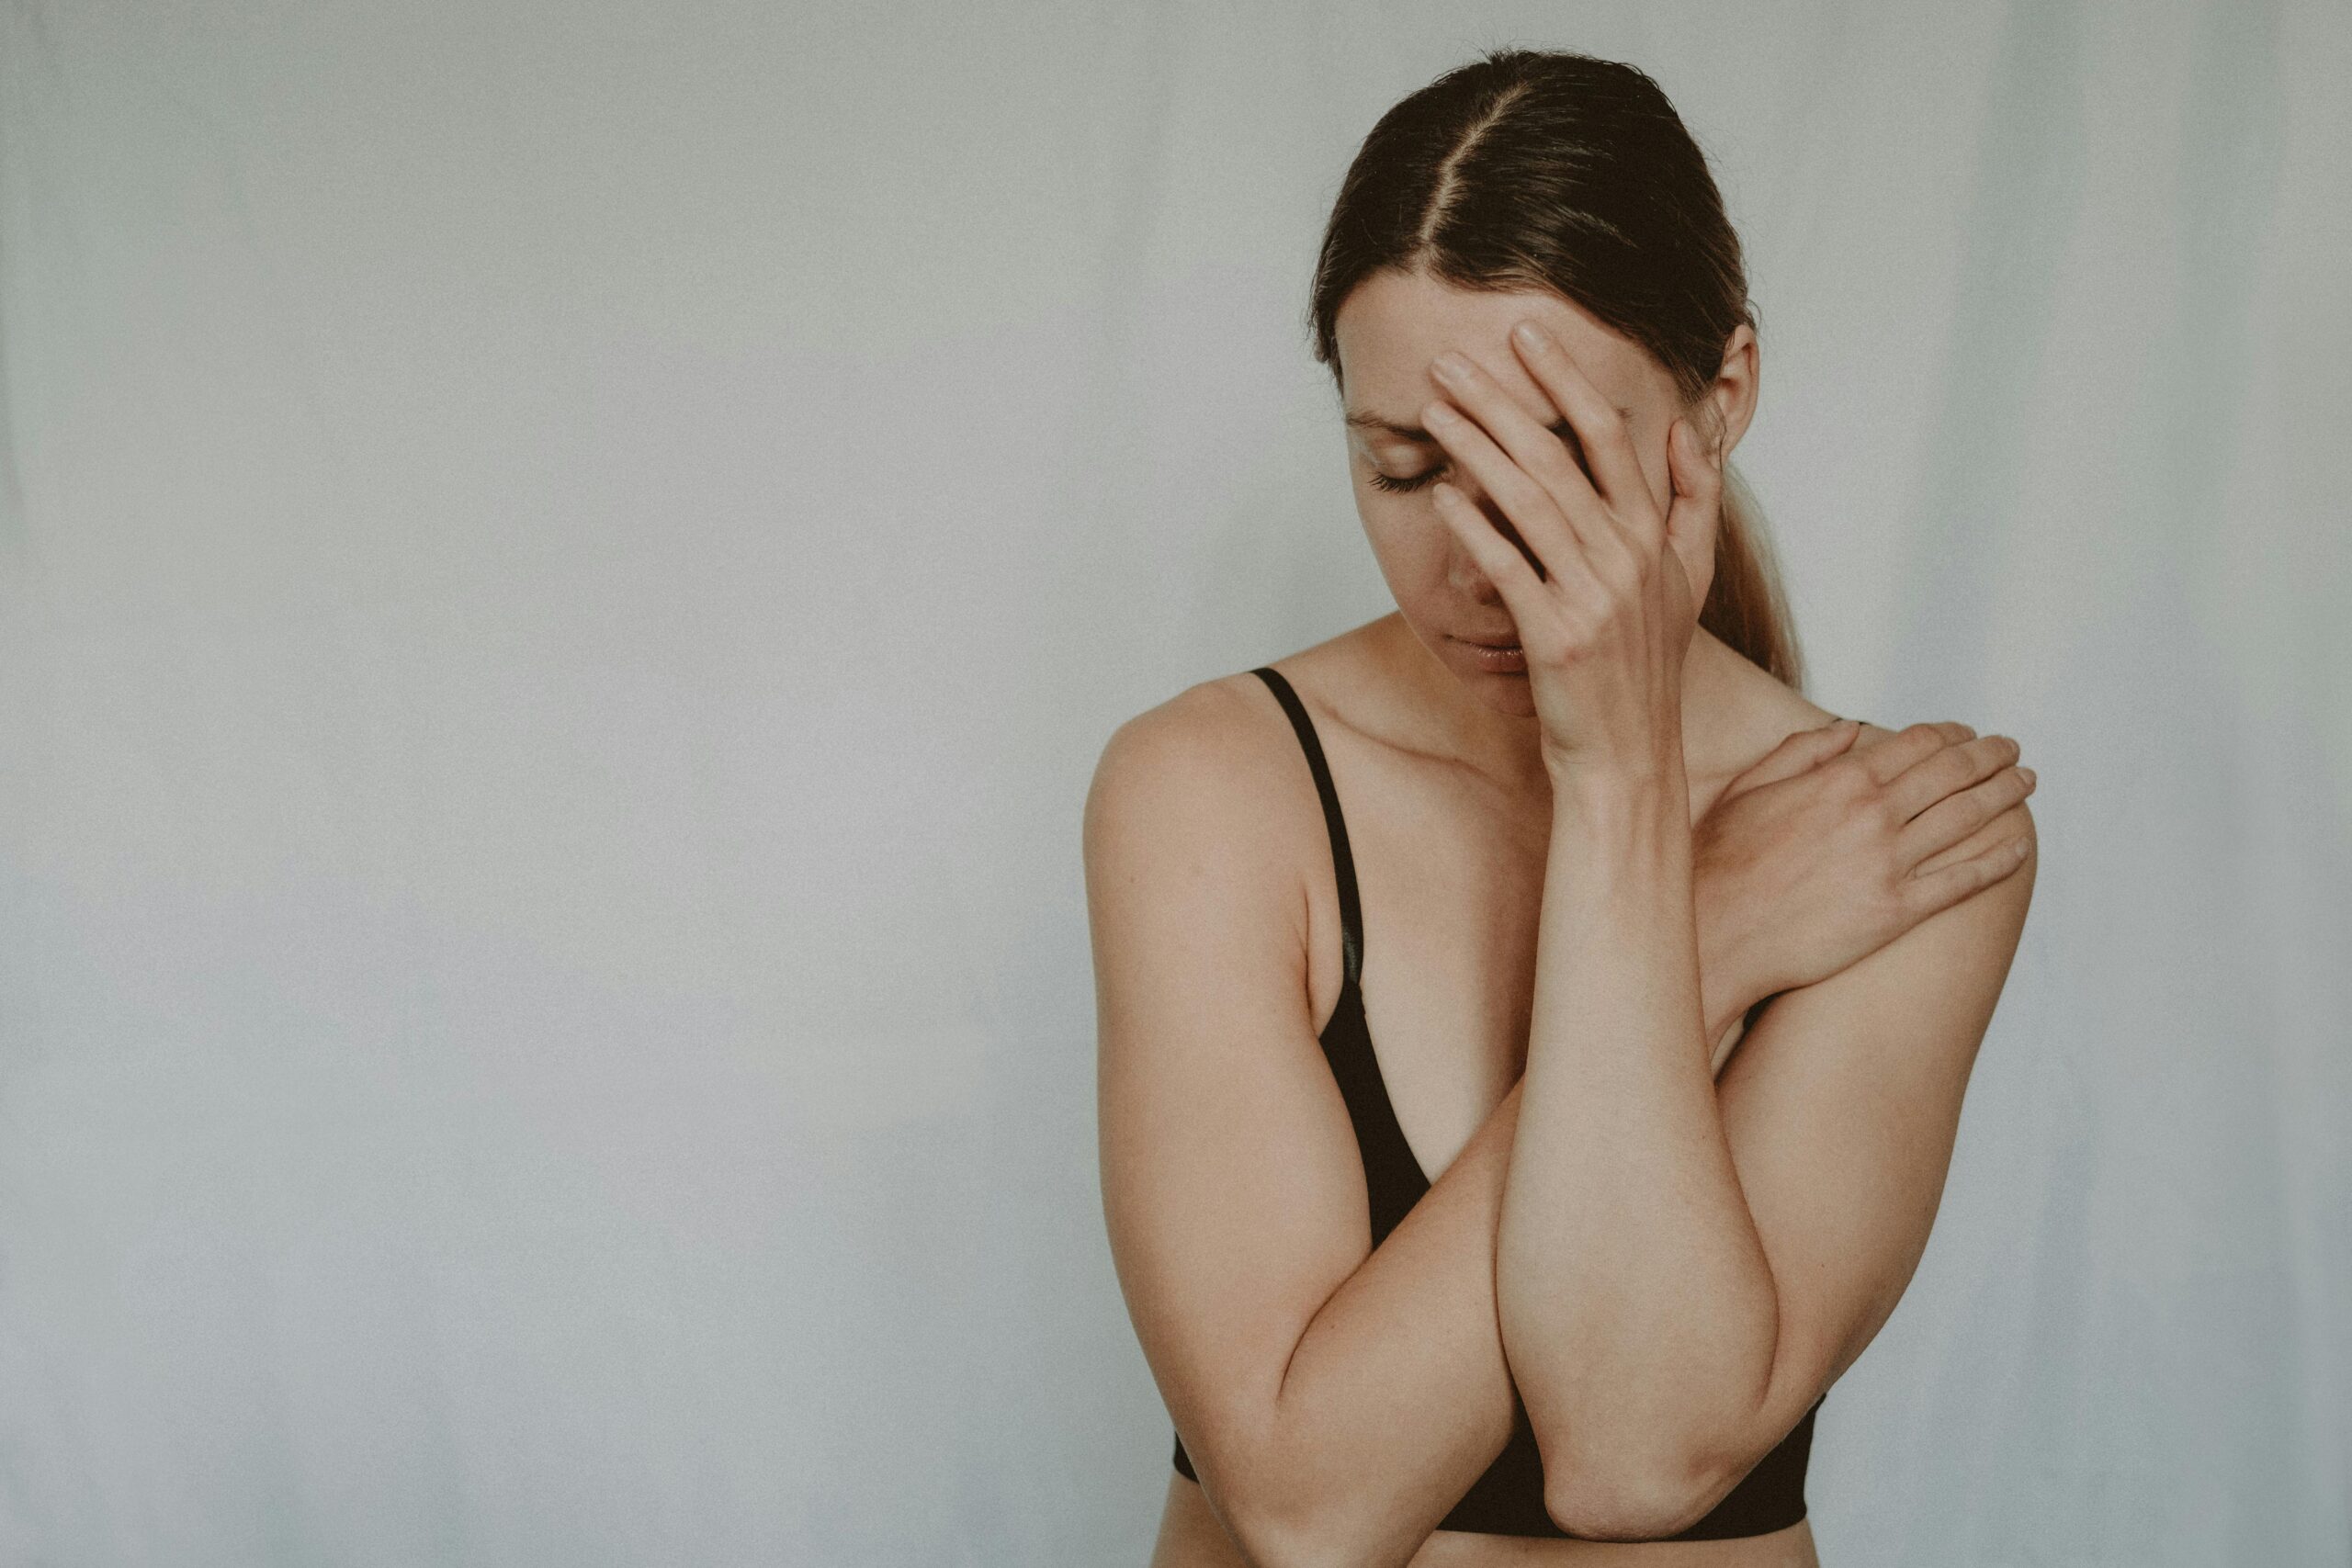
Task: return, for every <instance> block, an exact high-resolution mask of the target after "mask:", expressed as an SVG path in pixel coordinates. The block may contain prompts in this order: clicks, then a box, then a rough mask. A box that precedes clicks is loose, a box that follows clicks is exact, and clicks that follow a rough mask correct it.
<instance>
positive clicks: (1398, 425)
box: [1347, 408, 1634, 446]
mask: <svg viewBox="0 0 2352 1568" xmlns="http://www.w3.org/2000/svg"><path fill="white" fill-rule="evenodd" d="M1617 412H1619V413H1621V414H1623V416H1624V417H1625V418H1627V419H1631V418H1633V417H1634V411H1633V410H1632V409H1628V408H1621V409H1619V410H1618V411H1617ZM1347 426H1348V428H1349V429H1350V430H1376V431H1379V432H1381V433H1382V434H1387V435H1395V436H1399V437H1401V438H1403V439H1404V440H1407V441H1419V442H1422V443H1425V444H1427V445H1429V446H1435V445H1437V437H1436V436H1434V435H1431V434H1430V433H1429V432H1428V431H1426V430H1423V429H1422V428H1421V427H1420V426H1419V425H1418V424H1406V423H1403V422H1401V421H1398V420H1393V419H1383V418H1381V417H1380V416H1379V415H1378V414H1376V413H1351V414H1350V415H1348V416H1347ZM1545 428H1547V429H1548V430H1550V431H1551V433H1552V434H1555V435H1573V434H1576V431H1575V428H1574V427H1573V426H1571V425H1570V424H1569V423H1568V422H1567V421H1566V420H1565V419H1562V420H1555V421H1554V422H1553V423H1551V424H1550V425H1548V426H1546V427H1545Z"/></svg>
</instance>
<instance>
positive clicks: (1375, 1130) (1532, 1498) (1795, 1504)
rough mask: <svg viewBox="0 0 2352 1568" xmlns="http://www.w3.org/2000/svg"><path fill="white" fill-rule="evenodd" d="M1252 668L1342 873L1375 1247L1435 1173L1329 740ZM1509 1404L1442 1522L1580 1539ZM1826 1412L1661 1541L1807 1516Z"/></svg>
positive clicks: (1346, 1027)
mask: <svg viewBox="0 0 2352 1568" xmlns="http://www.w3.org/2000/svg"><path fill="white" fill-rule="evenodd" d="M1250 673H1251V674H1253V675H1256V676H1258V677H1260V678H1261V679H1262V680H1263V681H1264V682H1266V684H1267V686H1268V687H1269V688H1271V689H1272V692H1273V694H1274V695H1275V697H1276V698H1277V699H1279V700H1280V702H1281V703H1282V705H1283V710H1284V711H1285V712H1287V713H1288V714H1289V715H1290V722H1291V728H1294V729H1295V730H1297V731H1298V740H1299V744H1300V746H1301V747H1303V748H1304V749H1305V750H1306V762H1307V766H1308V767H1309V768H1310V769H1312V770H1313V772H1314V774H1315V788H1316V791H1317V794H1319V795H1321V796H1322V798H1323V820H1324V823H1325V825H1326V826H1327V827H1328V828H1329V829H1330V835H1331V860H1332V863H1333V867H1334V869H1335V870H1336V871H1337V873H1338V874H1339V884H1340V947H1341V952H1342V953H1343V955H1344V963H1345V972H1346V976H1347V978H1346V979H1345V980H1344V981H1343V982H1342V983H1341V985H1340V1001H1339V1005H1338V1007H1336V1008H1335V1009H1333V1010H1332V1013H1331V1018H1330V1021H1329V1023H1327V1024H1325V1025H1324V1026H1323V1033H1322V1042H1323V1054H1324V1055H1325V1056H1326V1057H1328V1058H1329V1061H1330V1064H1331V1076H1332V1077H1335V1078H1336V1079H1338V1080H1339V1085H1340V1095H1341V1097H1342V1098H1343V1099H1345V1100H1346V1101H1347V1106H1348V1119H1349V1120H1350V1121H1351V1122H1353V1123H1354V1124H1355V1132H1356V1146H1357V1148H1358V1149H1359V1150H1360V1151H1361V1152H1362V1154H1363V1174H1364V1187H1365V1190H1366V1191H1367V1193H1368V1194H1369V1196H1370V1198H1371V1201H1372V1244H1373V1246H1374V1247H1378V1246H1379V1245H1380V1244H1381V1242H1382V1241H1383V1240H1384V1239H1385V1237H1386V1236H1387V1235H1388V1233H1389V1232H1390V1231H1392V1230H1394V1229H1396V1228H1397V1224H1398V1222H1399V1221H1401V1220H1403V1219H1404V1217H1405V1215H1406V1213H1407V1212H1408V1211H1409V1210H1410V1209H1411V1208H1412V1206H1413V1205H1414V1204H1415V1203H1416V1202H1418V1201H1420V1196H1421V1194H1422V1193H1424V1192H1426V1191H1428V1190H1429V1189H1430V1182H1429V1178H1428V1177H1427V1176H1426V1175H1425V1174H1423V1172H1422V1170H1421V1167H1420V1162H1419V1160H1418V1159H1416V1158H1415V1157H1414V1156H1413V1150H1412V1146H1411V1145H1409V1144H1408V1143H1407V1142H1406V1141H1405V1133H1404V1129H1403V1128H1402V1127H1400V1126H1398V1125H1397V1112H1396V1111H1395V1109H1394V1107H1392V1106H1391V1105H1390V1104H1389V1100H1388V1089H1387V1086H1386V1085H1385V1083H1384V1082H1383V1081H1382V1079H1381V1077H1380V1063H1379V1060H1378V1058H1376V1057H1375V1056H1374V1055H1373V1049H1372V1035H1371V1032H1369V1030H1368V1029H1367V1028H1366V1027H1365V1024H1364V1015H1363V990H1362V989H1361V987H1360V979H1361V976H1362V975H1363V910H1362V908H1361V907H1360V906H1359V905H1358V903H1357V899H1356V868H1355V859H1354V857H1353V856H1352V855H1351V853H1350V852H1349V849H1348V829H1347V824H1346V823H1345V822H1344V821H1342V820H1341V818H1340V797H1339V794H1338V792H1337V791H1335V790H1334V789H1333V788H1332V787H1331V771H1330V769H1329V766H1327V765H1326V764H1325V762H1324V760H1323V747H1322V743H1321V742H1320V741H1319V740H1317V738H1316V734H1315V725H1314V722H1313V721H1312V720H1311V719H1309V718H1308V717H1307V715H1306V707H1305V705H1302V704H1301V703H1300V702H1299V700H1298V694H1297V693H1296V692H1295V691H1293V690H1292V689H1291V684H1290V682H1288V681H1286V680H1284V679H1283V676H1282V673H1281V672H1280V671H1277V670H1275V669H1273V668H1272V666H1270V665H1268V666H1261V667H1260V668H1258V669H1256V670H1252V671H1250ZM1511 1405H1512V1410H1513V1415H1512V1420H1511V1433H1510V1441H1509V1442H1508V1443H1506V1444H1505V1445H1504V1447H1503V1451H1502V1452H1501V1453H1500V1454H1499V1455H1498V1456H1497V1457H1496V1460H1495V1462H1494V1463H1493V1464H1491V1465H1489V1466H1487V1472H1486V1473H1485V1474H1483V1475H1481V1476H1479V1477H1478V1479H1477V1481H1476V1482H1475V1483H1473V1484H1472V1485H1471V1487H1470V1490H1469V1491H1468V1492H1467V1493H1465V1494H1464V1495H1463V1498H1462V1500H1461V1501H1460V1502H1459V1503H1457V1504H1455V1505H1454V1506H1453V1512H1451V1513H1449V1514H1447V1515H1446V1516H1445V1517H1444V1518H1443V1519H1441V1520H1440V1521H1439V1522H1438V1526H1437V1528H1438V1529H1448V1530H1473V1531H1477V1532H1479V1533H1482V1534H1486V1535H1521V1536H1547V1537H1550V1538H1552V1539H1554V1540H1575V1539H1577V1538H1575V1537H1572V1536H1570V1535H1569V1534H1568V1532H1567V1531H1566V1530H1564V1529H1560V1527H1559V1526H1557V1525H1555V1524H1554V1523H1553V1522H1552V1516H1551V1515H1550V1514H1549V1513H1548V1512H1547V1511H1545V1509H1544V1462H1543V1460H1542V1457H1541V1456H1540V1455H1539V1453H1538V1452H1537V1450H1536V1447H1535V1431H1534V1428H1533V1427H1531V1426H1529V1425H1528V1419H1527V1406H1526V1405H1525V1404H1523V1403H1522V1402H1521V1400H1520V1398H1519V1395H1518V1394H1517V1393H1516V1392H1514V1393H1512V1395H1511ZM1820 1408H1821V1401H1820V1400H1815V1401H1814V1404H1813V1409H1811V1410H1808V1411H1806V1412H1805V1413H1804V1417H1803V1418H1802V1419H1800V1420H1799V1421H1798V1422H1797V1424H1796V1425H1795V1427H1792V1428H1791V1429H1790V1431H1789V1435H1788V1436H1787V1437H1785V1438H1781V1441H1780V1444H1779V1446H1778V1447H1776V1448H1774V1449H1773V1450H1772V1451H1771V1452H1770V1453H1768V1454H1766V1455H1765V1456H1764V1457H1763V1458H1762V1459H1760V1460H1758V1461H1757V1463H1756V1467H1755V1468H1754V1469H1753V1470H1751V1471H1749V1472H1747V1475H1746V1476H1745V1477H1743V1478H1742V1479H1741V1481H1740V1483H1739V1484H1738V1485H1736V1486H1735V1487H1733V1488H1732V1489H1731V1491H1730V1492H1728V1493H1727V1494H1725V1495H1724V1499H1723V1501H1722V1502H1720V1503H1718V1504H1716V1505H1715V1506H1714V1507H1713V1508H1712V1509H1711V1510H1709V1511H1708V1513H1707V1515H1706V1517H1703V1518H1702V1519H1701V1520H1699V1522H1698V1523H1696V1524H1694V1525H1692V1526H1691V1527H1690V1528H1689V1529H1685V1530H1682V1531H1681V1532H1679V1534H1676V1535H1672V1536H1668V1537H1664V1538H1662V1539H1665V1540H1726V1539H1729V1538H1732V1537H1736V1536H1751V1535H1769V1534H1770V1533H1771V1532H1772V1531H1774V1530H1778V1529H1787V1528H1788V1527H1789V1526H1791V1525H1792V1524H1795V1523H1796V1522H1797V1521H1798V1520H1799V1519H1802V1518H1804V1470H1805V1461H1806V1459H1807V1457H1808V1456H1809V1455H1810V1453H1811V1451H1812V1448H1813V1418H1814V1415H1815V1412H1816V1411H1818V1410H1819V1409H1820ZM1176 1468H1177V1470H1178V1471H1180V1472H1182V1473H1183V1474H1184V1475H1185V1476H1187V1477H1190V1478H1191V1479H1193V1480H1194V1481H1197V1480H1199V1479H1200V1478H1199V1477H1198V1476H1197V1475H1194V1474H1193V1461H1192V1459H1191V1458H1190V1456H1188V1455H1187V1454H1186V1453H1185V1452H1184V1439H1183V1438H1182V1437H1181V1436H1179V1437H1178V1438H1177V1439H1176Z"/></svg>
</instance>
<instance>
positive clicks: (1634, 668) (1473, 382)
mask: <svg viewBox="0 0 2352 1568" xmlns="http://www.w3.org/2000/svg"><path fill="white" fill-rule="evenodd" d="M1530 329H1532V333H1531V331H1530ZM1511 343H1512V346H1513V349H1514V351H1515V352H1516V353H1517V354H1518V355H1519V357H1520V359H1521V362H1522V363H1523V364H1524V365H1525V366H1526V367H1527V370H1528V373H1529V375H1530V376H1532V378H1534V381H1535V384H1536V385H1537V386H1538V387H1541V388H1542V389H1544V392H1545V394H1546V395H1548V396H1549V397H1550V399H1551V400H1552V403H1553V405H1554V406H1555V408H1557V409H1558V410H1559V411H1560V412H1561V413H1562V414H1563V415H1564V416H1565V417H1566V420H1567V422H1568V425H1569V428H1570V429H1571V430H1573V431H1574V432H1575V434H1576V436H1577V440H1578V442H1579V443H1580V444H1581V445H1582V446H1583V448H1584V452H1585V455H1586V457H1587V458H1588V459H1589V462H1590V465H1591V468H1590V475H1589V477H1588V475H1587V470H1586V469H1585V468H1583V467H1582V466H1580V465H1579V464H1578V462H1577V459H1576V457H1574V456H1572V455H1571V453H1570V452H1569V450H1568V447H1567V446H1566V445H1565V444H1564V443H1563V442H1562V441H1561V440H1560V438H1559V437H1558V436H1556V435H1555V434H1553V433H1552V432H1551V431H1550V430H1548V429H1546V428H1544V426H1543V425H1540V424H1538V423H1536V422H1535V421H1534V420H1533V419H1532V418H1530V417H1529V416H1528V414H1527V412H1526V411H1525V410H1524V409H1522V408H1521V407H1520V405H1519V404H1518V403H1517V402H1516V401H1514V400H1512V398H1511V397H1510V394H1509V393H1508V392H1506V391H1504V390H1503V389H1502V388H1501V386H1500V385H1498V383H1497V382H1496V381H1495V379H1494V378H1492V377H1490V376H1488V375H1487V373H1486V372H1485V371H1484V370H1482V369H1480V368H1479V367H1478V366H1477V365H1476V363H1475V362H1473V361H1471V360H1470V359H1469V358H1468V357H1467V356H1466V355H1452V354H1448V355H1439V357H1438V360H1437V363H1436V364H1435V365H1433V366H1432V367H1431V371H1432V374H1434V375H1435V376H1436V377H1437V378H1438V381H1439V384H1440V385H1441V386H1442V387H1444V388H1445V389H1446V391H1447V393H1448V394H1449V395H1450V396H1451V397H1452V398H1453V400H1454V402H1455V403H1458V404H1459V405H1460V407H1459V408H1457V407H1455V406H1454V403H1449V402H1445V401H1442V400H1441V401H1436V402H1431V403H1429V404H1427V405H1425V406H1424V407H1423V408H1422V410H1421V423H1423V425H1424V426H1426V427H1427V428H1428V430H1429V432H1430V434H1431V435H1432V436H1434V437H1435V438H1436V439H1437V441H1438V443H1439V444H1440V445H1441V446H1443V447H1444V448H1445V449H1446V451H1447V453H1448V454H1449V455H1450V456H1452V457H1453V458H1454V460H1455V461H1456V462H1457V463H1459V464H1460V465H1461V467H1462V468H1463V469H1465V470H1467V471H1468V472H1469V473H1470V474H1472V475H1474V476H1476V479H1477V481H1478V485H1479V488H1480V489H1482V490H1483V491H1485V492H1486V493H1487V497H1488V498H1489V499H1490V501H1491V502H1492V503H1493V504H1494V505H1495V506H1496V507H1498V508H1499V509H1500V510H1501V512H1502V513H1503V514H1504V517H1505V518H1506V519H1508V526H1509V527H1510V528H1511V529H1513V530H1515V531H1516V542H1517V547H1513V540H1512V539H1511V538H1510V537H1507V536H1506V535H1505V533H1504V532H1503V531H1502V530H1503V525H1498V523H1497V522H1496V521H1495V520H1494V519H1493V518H1492V517H1490V516H1489V515H1488V513H1487V512H1485V511H1484V510H1482V509H1480V508H1479V507H1477V506H1475V505H1473V504H1472V503H1471V502H1470V501H1469V499H1468V497H1467V496H1465V495H1464V493H1463V492H1462V491H1460V490H1459V489H1457V488H1455V487H1454V486H1453V485H1451V484H1448V483H1446V482H1444V481H1442V480H1441V481H1439V483H1438V484H1437V485H1435V486H1434V487H1433V488H1432V492H1431V493H1432V495H1433V497H1434V499H1435V502H1436V505H1437V510H1438V515H1439V516H1440V518H1442V520H1443V521H1444V523H1445V525H1446V526H1447V527H1448V528H1450V529H1451V530H1453V535H1454V536H1455V537H1456V538H1457V539H1459V540H1461V541H1462V544H1463V546H1464V548H1466V549H1467V550H1469V552H1470V553H1471V556H1472V557H1473V558H1475V559H1476V561H1477V563H1478V565H1479V567H1480V569H1481V570H1484V571H1485V572H1486V574H1487V577H1488V578H1489V579H1490V580H1491V581H1493V582H1494V584H1495V586H1496V587H1497V588H1498V590H1499V591H1500V592H1501V593H1502V596H1503V603H1504V604H1505V606H1506V607H1507V608H1508V609H1509V610H1510V617H1511V621H1512V624H1513V625H1514V626H1516V627H1517V628H1518V634H1519V641H1520V646H1521V649H1524V650H1525V652H1526V656H1527V675H1528V681H1529V683H1530V686H1531V688H1532V693H1533V695H1534V699H1535V710H1536V715H1537V716H1538V718H1539V719H1540V720H1541V721H1542V724H1543V728H1544V738H1543V747H1544V761H1545V763H1546V765H1547V766H1549V767H1550V768H1551V769H1552V770H1553V772H1554V773H1555V775H1557V774H1558V773H1560V771H1561V770H1562V769H1563V768H1569V769H1576V770H1585V769H1592V768H1599V769H1604V770H1620V771H1630V772H1633V773H1639V774H1642V775H1644V776H1652V775H1656V774H1658V773H1662V772H1663V771H1664V770H1665V769H1666V768H1667V767H1668V765H1669V764H1674V765H1677V766H1678V767H1679V761H1680V757H1681V750H1682V660H1683V656H1684V654H1685V653H1686V652H1687V651H1688V650H1689V649H1690V646H1691V633H1692V630H1693V628H1694V627H1695V626H1696V625H1697V620H1698V611H1699V607H1698V604H1696V603H1695V601H1694V595H1693V593H1692V591H1691V585H1692V584H1693V583H1694V582H1702V581H1709V580H1710V578H1711V569H1712V565H1713V558H1714V550H1715V530H1716V526H1717V523H1718V520H1719V517H1720V508H1721V505H1722V497H1723V468H1722V464H1721V462H1720V460H1719V458H1716V457H1710V456H1709V455H1708V454H1706V453H1705V452H1704V451H1703V450H1702V445H1701V442H1700V440H1699V438H1698V433H1697V432H1696V431H1695V430H1694V429H1692V428H1691V423H1690V422H1689V421H1688V420H1684V419H1677V420H1676V421H1675V422H1674V424H1673V426H1672V428H1671V429H1670V430H1669V431H1668V441H1667V456H1668V473H1669V475H1670V476H1671V480H1672V497H1671V504H1670V506H1668V507H1664V508H1662V507H1661V506H1660V505H1659V502H1658V498H1657V496H1656V495H1655V494H1654V493H1652V491H1651V490H1650V486H1649V481H1648V479H1647V478H1646V477H1645V475H1644V474H1643V472H1642V468H1641V464H1640V461H1639V460H1638V459H1637V458H1636V457H1635V456H1634V443H1633V440H1632V437H1631V435H1630V434H1629V432H1628V431H1627V429H1626V421H1625V419H1624V417H1623V415H1621V414H1619V413H1618V412H1617V410H1616V408H1615V406H1614V405H1613V404H1611V401H1610V400H1609V399H1608V398H1607V397H1605V396H1603V395H1602V393H1601V392H1600V389H1598V388H1596V387H1594V386H1593V384H1592V382H1591V381H1590V380H1589V379H1588V378H1586V376H1585V374H1584V372H1583V371H1581V370H1579V369H1577V366H1576V363H1575V361H1573V360H1572V359H1570V358H1569V357H1568V354H1567V351H1566V349H1565V348H1564V347H1562V346H1561V344H1560V343H1559V340H1558V339H1556V338H1555V337H1554V336H1553V335H1552V334H1551V333H1548V332H1545V331H1544V329H1543V328H1542V327H1541V326H1539V325H1536V324H1535V323H1532V322H1527V323H1522V324H1521V328H1520V329H1519V331H1516V332H1514V333H1513V334H1512V337H1511ZM1522 552H1523V553H1522Z"/></svg>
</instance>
